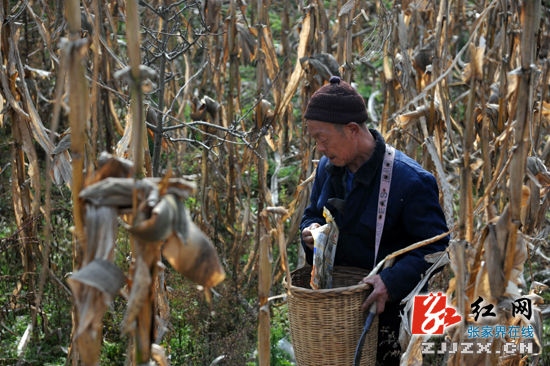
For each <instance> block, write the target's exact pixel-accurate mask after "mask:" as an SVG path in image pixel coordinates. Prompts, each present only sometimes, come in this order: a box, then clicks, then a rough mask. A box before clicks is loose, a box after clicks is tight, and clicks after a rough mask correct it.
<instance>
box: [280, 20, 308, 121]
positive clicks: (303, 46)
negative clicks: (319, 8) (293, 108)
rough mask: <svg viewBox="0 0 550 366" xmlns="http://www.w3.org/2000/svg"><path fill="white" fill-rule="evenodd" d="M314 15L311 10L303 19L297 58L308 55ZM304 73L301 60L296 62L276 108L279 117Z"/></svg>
mask: <svg viewBox="0 0 550 366" xmlns="http://www.w3.org/2000/svg"><path fill="white" fill-rule="evenodd" d="M311 23H312V15H311V10H309V11H308V12H307V13H306V15H305V18H304V20H303V21H302V30H301V32H300V42H299V43H298V55H297V59H298V60H299V59H301V58H302V57H304V56H305V55H306V51H307V47H308V44H309V42H310V39H311V37H312V35H313V32H312V29H313V27H312V24H311ZM303 75H304V69H303V68H302V65H301V64H300V62H296V65H295V66H294V71H293V72H292V75H291V76H290V78H289V80H288V83H287V85H286V88H285V93H284V94H283V97H282V98H281V102H280V103H279V104H278V105H277V107H276V108H275V116H276V117H278V116H280V115H281V113H282V111H284V110H286V109H287V107H288V105H289V103H290V100H291V99H292V97H293V96H294V93H296V90H297V89H298V83H299V82H300V80H301V79H302V76H303Z"/></svg>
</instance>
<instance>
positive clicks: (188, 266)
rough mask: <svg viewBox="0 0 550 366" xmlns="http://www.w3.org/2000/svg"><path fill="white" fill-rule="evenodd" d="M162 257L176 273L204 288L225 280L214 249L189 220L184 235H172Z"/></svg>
mask: <svg viewBox="0 0 550 366" xmlns="http://www.w3.org/2000/svg"><path fill="white" fill-rule="evenodd" d="M162 255H163V256H164V257H165V258H166V260H168V262H169V263H170V265H171V266H172V267H174V269H175V270H176V271H178V272H179V273H181V274H183V275H184V276H185V277H187V278H189V279H190V280H191V281H194V282H196V283H198V284H199V285H202V286H205V287H214V286H216V285H217V284H219V283H220V282H221V281H223V280H224V278H225V272H224V270H223V267H222V266H221V263H220V260H219V258H218V254H217V253H216V248H214V245H213V244H212V243H211V242H210V240H208V238H207V237H206V235H205V234H204V233H203V232H202V231H201V230H200V229H199V228H198V227H197V226H196V225H195V223H193V222H192V221H191V220H189V221H188V222H187V232H185V233H184V235H176V234H172V235H170V236H169V237H168V239H167V240H166V243H165V244H164V246H163V249H162Z"/></svg>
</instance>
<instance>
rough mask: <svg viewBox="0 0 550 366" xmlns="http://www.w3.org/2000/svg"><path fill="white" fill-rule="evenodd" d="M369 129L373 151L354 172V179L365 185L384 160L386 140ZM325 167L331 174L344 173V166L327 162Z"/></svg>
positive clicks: (341, 174)
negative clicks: (372, 141) (373, 144)
mask: <svg viewBox="0 0 550 366" xmlns="http://www.w3.org/2000/svg"><path fill="white" fill-rule="evenodd" d="M369 131H370V133H371V134H372V136H373V137H374V141H375V146H374V151H373V153H372V155H371V157H370V158H369V160H367V161H366V162H365V163H364V164H363V165H362V166H361V167H360V168H359V170H357V172H355V180H356V181H357V182H360V183H361V184H363V185H365V186H368V185H369V184H370V183H371V182H372V180H373V179H374V177H375V176H376V175H377V173H378V170H379V168H380V166H381V165H382V161H383V160H384V153H385V152H386V142H385V141H384V138H383V137H382V135H381V134H380V133H379V132H378V131H377V130H375V129H373V128H369ZM326 169H327V171H328V173H329V174H330V175H332V176H343V175H344V174H345V167H338V166H335V165H334V164H332V163H330V162H329V163H328V164H327V167H326Z"/></svg>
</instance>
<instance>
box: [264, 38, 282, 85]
mask: <svg viewBox="0 0 550 366" xmlns="http://www.w3.org/2000/svg"><path fill="white" fill-rule="evenodd" d="M262 34H263V37H264V42H265V43H264V45H265V48H264V49H263V51H264V52H265V66H266V69H267V75H268V76H269V78H270V79H271V80H272V81H273V80H275V78H276V77H277V74H278V73H279V62H278V61H277V54H276V53H275V46H274V45H273V36H272V34H271V29H270V28H269V27H263V28H262Z"/></svg>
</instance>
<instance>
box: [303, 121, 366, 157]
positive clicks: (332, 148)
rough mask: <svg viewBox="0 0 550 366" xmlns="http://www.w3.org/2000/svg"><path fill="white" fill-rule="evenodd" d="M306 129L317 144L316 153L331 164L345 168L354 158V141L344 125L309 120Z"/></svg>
mask: <svg viewBox="0 0 550 366" xmlns="http://www.w3.org/2000/svg"><path fill="white" fill-rule="evenodd" d="M307 128H308V131H309V134H310V135H311V137H313V138H314V139H315V142H316V143H317V151H319V152H320V153H321V154H323V155H325V156H326V157H327V158H328V159H329V160H330V162H331V163H332V164H334V165H336V166H346V165H348V164H349V163H350V162H351V161H352V160H353V159H354V158H355V154H356V151H357V150H356V146H355V139H354V138H353V137H354V136H353V134H352V132H351V131H350V129H349V128H347V127H346V125H335V124H334V123H328V122H321V121H314V120H309V121H307Z"/></svg>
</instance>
